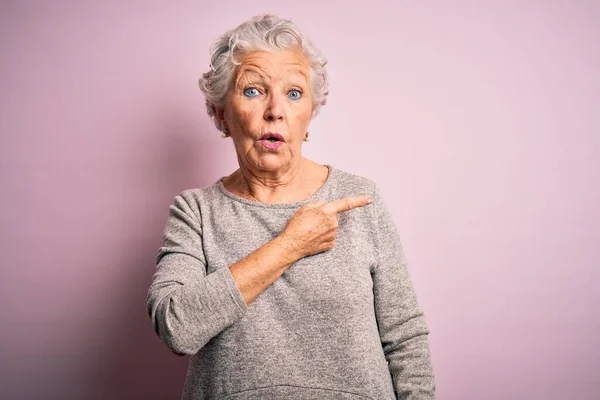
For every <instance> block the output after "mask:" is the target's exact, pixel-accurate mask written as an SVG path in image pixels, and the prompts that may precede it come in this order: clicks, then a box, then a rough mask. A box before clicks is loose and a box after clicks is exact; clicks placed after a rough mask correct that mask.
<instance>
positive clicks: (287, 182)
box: [229, 158, 322, 203]
mask: <svg viewBox="0 0 600 400" xmlns="http://www.w3.org/2000/svg"><path fill="white" fill-rule="evenodd" d="M312 164H314V163H312V162H310V161H308V160H306V159H304V158H303V159H302V160H301V161H300V162H299V163H296V164H295V165H291V166H290V167H289V168H287V169H285V170H283V169H282V170H279V171H275V172H273V171H253V170H250V169H247V168H243V167H241V166H240V168H239V169H238V170H237V171H235V172H234V173H233V174H231V175H230V178H231V179H230V183H229V185H230V186H231V187H232V189H233V191H235V192H236V193H237V194H238V195H239V196H241V197H244V198H247V199H250V200H254V201H260V202H262V203H287V202H294V201H298V200H300V199H303V198H306V197H308V196H310V195H311V194H312V193H313V192H314V191H315V190H314V187H315V186H317V187H320V186H321V185H322V182H316V181H319V179H318V178H317V179H314V177H315V174H314V173H311V171H314V168H313V165H312ZM240 165H241V164H240ZM311 177H313V178H311ZM315 184H316V185H315Z"/></svg>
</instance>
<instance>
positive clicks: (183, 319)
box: [147, 192, 297, 355]
mask: <svg viewBox="0 0 600 400" xmlns="http://www.w3.org/2000/svg"><path fill="white" fill-rule="evenodd" d="M193 203H194V202H193V201H190V202H189V203H188V202H187V201H186V194H185V192H184V193H182V194H180V195H177V196H176V197H175V199H174V201H173V204H172V205H171V206H170V207H169V217H168V219H167V223H166V227H165V230H164V234H163V235H164V236H163V246H162V247H160V249H159V254H158V256H157V258H156V265H157V271H156V273H155V274H154V276H153V278H152V284H151V285H150V288H149V290H148V297H147V307H148V315H149V317H150V319H151V320H152V326H153V329H154V331H155V332H156V334H157V335H158V336H159V337H160V338H161V340H162V341H163V342H164V343H166V344H167V346H168V347H169V348H170V349H171V350H172V351H173V352H174V353H175V354H179V355H184V354H195V353H197V352H198V351H199V350H200V349H201V348H202V347H203V346H204V345H205V344H206V343H207V342H208V341H209V340H210V339H211V338H213V337H214V336H216V335H217V334H218V333H219V332H221V331H222V330H223V329H225V328H227V327H228V326H230V325H232V324H233V323H234V322H236V321H237V320H239V319H240V318H241V317H242V316H243V315H244V314H245V312H246V310H247V308H248V304H250V302H252V301H253V300H254V299H255V298H256V297H257V296H258V295H259V294H260V293H262V292H263V291H264V290H265V289H266V288H267V287H268V286H269V285H270V284H271V283H273V281H275V280H276V279H277V278H278V277H279V276H281V274H283V272H285V270H286V269H287V268H289V267H290V265H292V263H293V262H295V261H296V259H297V258H296V256H295V254H296V252H294V251H291V250H290V249H288V246H287V245H288V242H287V241H286V239H285V238H282V237H276V238H275V239H273V240H271V241H270V242H268V243H266V244H265V245H264V246H262V247H260V248H258V249H257V250H256V251H254V252H253V253H251V254H249V255H248V256H247V257H245V258H243V259H241V260H240V261H238V262H236V263H235V264H233V265H231V266H230V267H229V268H222V269H219V270H217V271H215V272H214V273H211V274H208V275H207V274H206V260H205V257H204V253H203V251H202V249H203V246H202V230H201V225H200V221H199V211H198V210H194V209H192V207H193V206H191V204H193Z"/></svg>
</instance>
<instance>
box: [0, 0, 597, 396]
mask: <svg viewBox="0 0 600 400" xmlns="http://www.w3.org/2000/svg"><path fill="white" fill-rule="evenodd" d="M282 3H284V2H282V1H261V2H260V6H257V5H256V3H255V2H247V1H237V2H232V1H216V2H208V1H205V2H202V1H177V2H167V1H163V2H158V1H153V2H149V1H127V2H125V1H103V2H101V1H96V2H81V1H2V2H1V3H0V4H1V6H0V7H1V8H0V54H1V70H0V72H1V73H0V82H1V88H2V91H1V107H0V129H1V139H0V140H1V141H0V179H1V182H0V184H1V187H2V207H1V209H0V227H1V245H0V246H1V251H2V270H1V272H2V275H1V279H0V285H1V286H0V309H1V311H0V312H1V313H2V314H1V315H0V316H1V320H0V321H1V322H0V323H1V326H2V336H1V337H2V340H1V344H0V346H1V354H0V359H1V361H0V370H1V375H0V376H1V381H0V397H1V398H3V399H32V398H45V399H46V398H47V399H153V398H155V399H167V398H169V399H175V398H179V396H180V395H181V388H182V385H183V379H184V374H185V371H186V367H187V361H188V358H187V357H181V358H180V357H177V356H175V355H172V354H171V353H170V351H169V350H168V349H167V347H166V346H165V345H163V344H162V343H161V342H160V341H159V339H158V338H157V337H156V336H155V335H154V333H153V332H152V330H151V325H150V321H149V319H148V316H147V315H146V304H145V301H146V291H147V289H148V286H149V284H150V280H151V276H152V274H153V273H154V270H155V265H154V260H155V256H156V253H157V250H158V247H159V246H160V244H161V235H162V229H163V228H164V224H165V221H166V217H167V210H168V206H169V204H170V203H171V201H172V199H173V197H174V196H175V195H176V194H177V193H178V192H179V191H181V190H183V189H186V188H191V187H200V186H204V185H208V184H211V183H213V182H214V181H215V180H216V179H217V178H219V177H220V176H223V175H226V174H229V173H230V172H232V171H233V170H234V169H235V168H236V167H237V161H236V158H235V152H234V149H233V146H232V144H231V142H230V140H229V139H228V140H222V139H221V138H220V134H219V133H218V132H217V131H216V130H215V129H214V127H213V126H212V124H211V123H210V121H209V120H208V117H207V115H206V113H205V110H204V103H203V102H204V99H203V97H202V94H201V92H200V90H199V89H198V88H197V84H196V82H197V79H198V78H199V76H200V74H201V73H202V72H204V71H206V69H207V67H208V46H209V45H210V43H211V42H212V40H213V39H215V38H216V36H217V35H219V34H221V33H222V32H224V31H225V30H226V29H229V28H232V27H234V26H235V25H237V24H238V23H240V22H242V21H244V20H246V19H248V18H249V17H251V16H252V15H256V14H259V13H263V12H268V11H274V12H277V13H279V14H280V15H281V16H285V17H290V18H292V19H294V20H295V21H296V22H297V23H298V24H299V25H300V27H301V28H303V29H304V30H305V32H307V33H308V34H309V35H310V36H311V37H312V38H313V39H314V41H315V42H316V43H317V45H319V46H320V47H321V48H322V49H323V51H324V52H325V54H326V55H327V57H328V58H329V64H328V67H329V72H330V76H331V95H330V97H329V102H328V104H327V105H326V106H325V107H324V108H323V110H322V113H321V115H319V116H318V117H317V119H315V120H314V122H313V124H312V125H311V130H310V132H311V137H312V141H311V142H310V143H308V144H306V145H305V150H304V154H305V155H306V156H308V157H309V158H312V159H313V160H315V161H317V162H321V163H331V164H332V165H334V166H336V167H338V168H341V169H345V170H347V171H349V172H353V173H356V174H359V175H363V176H367V177H370V178H371V179H373V180H375V181H377V182H378V183H379V185H380V186H381V188H382V191H383V193H384V196H385V198H386V199H387V202H388V203H389V205H390V208H391V211H392V213H393V215H394V218H395V220H396V222H397V224H398V229H399V231H400V233H401V237H402V240H403V243H404V246H405V250H406V255H407V259H408V262H409V267H410V269H411V273H412V276H413V279H414V282H415V286H416V288H417V293H418V296H419V300H420V303H421V305H422V307H423V308H424V310H425V312H426V315H427V319H428V322H429V324H430V327H431V335H430V343H431V349H432V354H433V363H434V368H435V373H436V382H437V386H438V398H439V399H450V400H454V399H457V400H470V399H473V400H481V399H490V400H492V399H494V400H495V399H498V400H500V399H502V400H504V399H527V400H533V399H545V400H548V399H557V400H558V399H577V400H591V399H597V398H598V396H599V395H598V393H599V392H600V334H599V332H600V317H599V315H600V313H599V312H598V310H597V309H596V307H597V306H598V305H599V304H600V295H599V294H598V293H599V292H600V289H599V288H598V287H596V286H597V285H598V282H599V279H598V278H599V272H598V267H599V264H600V263H599V261H598V260H599V257H600V254H599V248H600V233H599V230H598V223H599V222H600V206H599V204H600V162H599V161H598V154H599V151H600V122H599V114H598V112H599V108H600V73H599V72H598V71H600V46H599V45H598V40H599V38H600V24H598V20H599V19H600V3H599V2H595V1H587V2H585V1H567V0H565V1H561V2H558V1H527V2H518V1H486V2H481V1H472V2H466V1H453V2H437V4H435V5H434V4H432V3H431V2H429V3H428V2H415V1H403V2H392V1H375V0H370V1H366V2H363V3H362V4H356V5H354V6H350V5H349V4H348V2H346V1H343V2H342V1H323V0H319V1H306V0H305V1H302V2H296V1H295V2H292V1H290V2H285V4H282Z"/></svg>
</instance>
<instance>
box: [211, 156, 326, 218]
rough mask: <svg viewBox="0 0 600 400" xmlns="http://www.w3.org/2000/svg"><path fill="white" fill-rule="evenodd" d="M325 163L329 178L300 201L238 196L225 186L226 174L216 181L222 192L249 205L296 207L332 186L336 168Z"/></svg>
mask: <svg viewBox="0 0 600 400" xmlns="http://www.w3.org/2000/svg"><path fill="white" fill-rule="evenodd" d="M323 165H324V166H325V167H327V168H328V169H329V173H328V174H327V179H325V182H324V183H323V185H321V187H320V188H319V190H317V191H316V192H315V193H313V194H312V195H311V196H309V197H307V198H304V199H302V200H298V201H294V202H291V203H263V202H260V201H256V200H250V199H246V198H245V197H241V196H238V195H237V194H234V193H232V192H230V191H229V190H227V188H225V185H223V180H224V179H225V178H226V177H225V176H222V177H221V178H219V180H218V181H217V182H216V183H215V185H216V186H217V188H218V189H219V191H220V192H221V193H223V194H224V195H225V196H227V197H229V198H230V199H232V200H235V201H237V202H239V203H242V204H246V205H249V206H254V207H262V208H296V207H300V206H303V205H305V204H307V203H310V202H311V201H314V200H317V199H318V198H319V197H320V196H321V194H322V193H323V192H325V191H326V190H327V189H328V187H329V186H331V181H332V176H333V174H334V172H335V168H334V167H333V166H332V165H330V164H323Z"/></svg>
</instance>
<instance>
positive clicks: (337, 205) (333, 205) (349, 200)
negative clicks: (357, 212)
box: [323, 195, 373, 213]
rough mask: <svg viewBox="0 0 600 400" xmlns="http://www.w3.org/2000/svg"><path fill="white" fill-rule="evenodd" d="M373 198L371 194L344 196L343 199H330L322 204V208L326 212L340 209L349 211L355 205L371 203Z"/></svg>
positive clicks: (339, 210)
mask: <svg viewBox="0 0 600 400" xmlns="http://www.w3.org/2000/svg"><path fill="white" fill-rule="evenodd" d="M372 202H373V199H372V198H371V196H367V195H364V196H355V197H346V198H344V199H339V200H334V201H331V202H329V203H327V204H325V205H324V206H323V209H324V210H325V211H326V212H335V213H339V212H342V211H349V210H352V209H353V208H356V207H363V206H367V205H369V204H371V203H372Z"/></svg>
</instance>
